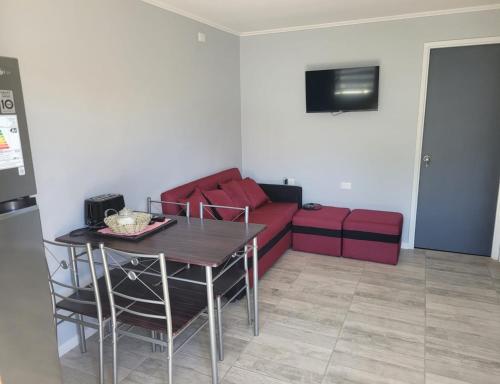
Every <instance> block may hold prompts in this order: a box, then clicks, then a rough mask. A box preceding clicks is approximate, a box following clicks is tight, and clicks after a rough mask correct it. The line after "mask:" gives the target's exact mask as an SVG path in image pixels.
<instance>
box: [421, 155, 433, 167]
mask: <svg viewBox="0 0 500 384" xmlns="http://www.w3.org/2000/svg"><path fill="white" fill-rule="evenodd" d="M422 161H423V162H424V166H425V168H429V165H431V156H430V155H424V157H423V159H422Z"/></svg>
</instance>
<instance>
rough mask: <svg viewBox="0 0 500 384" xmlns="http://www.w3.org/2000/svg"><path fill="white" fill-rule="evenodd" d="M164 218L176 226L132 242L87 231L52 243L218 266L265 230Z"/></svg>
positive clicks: (238, 224) (254, 227)
mask: <svg viewBox="0 0 500 384" xmlns="http://www.w3.org/2000/svg"><path fill="white" fill-rule="evenodd" d="M167 217H171V218H175V219H177V224H174V225H172V226H171V227H168V228H166V229H164V230H162V231H160V232H157V233H155V234H153V235H151V236H148V237H146V238H144V239H142V240H140V241H136V242H134V241H128V240H121V239H114V238H106V237H102V236H99V235H96V234H95V233H93V232H90V231H84V232H83V233H78V234H75V235H71V234H69V233H68V234H66V235H63V236H60V237H58V238H57V239H56V241H58V242H61V243H68V244H86V243H91V244H92V245H94V246H98V245H99V244H100V243H103V244H105V245H106V246H107V247H110V248H114V249H117V250H120V251H124V252H134V253H143V254H158V253H161V252H163V253H164V254H165V257H166V258H167V259H168V260H171V261H177V262H181V263H189V264H194V265H201V266H208V267H218V266H219V265H221V264H222V263H223V262H224V261H225V260H226V259H227V258H228V257H229V256H230V255H232V254H233V253H234V252H236V251H238V250H239V249H241V248H242V247H243V246H244V245H245V244H247V243H248V242H249V241H251V240H252V239H253V238H254V237H255V236H257V234H259V233H260V232H262V231H263V230H264V229H265V228H266V226H265V225H262V224H245V223H235V222H229V221H221V220H206V219H205V220H200V219H195V218H189V219H188V218H186V217H179V216H167Z"/></svg>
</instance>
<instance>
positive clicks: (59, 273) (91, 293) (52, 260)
mask: <svg viewBox="0 0 500 384" xmlns="http://www.w3.org/2000/svg"><path fill="white" fill-rule="evenodd" d="M43 244H44V248H45V255H46V261H47V269H48V275H49V276H48V278H49V287H50V293H51V297H52V309H53V312H54V314H55V313H56V304H57V303H58V302H59V301H61V300H67V301H70V302H73V303H76V304H80V305H90V306H95V307H96V313H97V318H98V320H99V321H102V303H101V296H100V291H99V283H98V279H97V273H96V269H95V263H94V257H93V254H92V246H91V245H90V244H86V245H76V244H64V243H57V242H54V241H48V240H44V241H43ZM85 256H86V257H87V258H86V259H85ZM79 259H80V260H81V261H84V262H86V263H87V264H88V266H89V271H90V284H86V285H85V286H81V280H82V276H81V275H80V273H79V267H78V263H79V261H78V260H79Z"/></svg>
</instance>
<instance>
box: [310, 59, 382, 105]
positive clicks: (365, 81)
mask: <svg viewBox="0 0 500 384" xmlns="http://www.w3.org/2000/svg"><path fill="white" fill-rule="evenodd" d="M378 80H379V67H378V66H375V67H359V68H341V69H327V70H321V71H307V72H306V106H307V108H306V109H307V112H308V113H311V112H349V111H376V110H377V109H378Z"/></svg>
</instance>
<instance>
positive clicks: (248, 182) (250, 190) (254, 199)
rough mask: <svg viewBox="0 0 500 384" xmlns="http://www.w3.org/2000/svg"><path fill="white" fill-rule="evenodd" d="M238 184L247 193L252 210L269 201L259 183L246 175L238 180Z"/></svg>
mask: <svg viewBox="0 0 500 384" xmlns="http://www.w3.org/2000/svg"><path fill="white" fill-rule="evenodd" d="M240 184H241V186H242V188H243V190H244V191H245V194H246V195H247V198H248V201H249V202H250V208H251V209H252V210H254V209H256V208H259V207H260V206H262V205H264V204H265V203H267V202H269V201H270V200H269V197H268V196H267V195H266V194H265V192H264V191H263V190H262V188H261V187H259V184H257V183H256V182H255V180H254V179H251V178H249V177H247V178H246V179H243V180H241V181H240Z"/></svg>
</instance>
